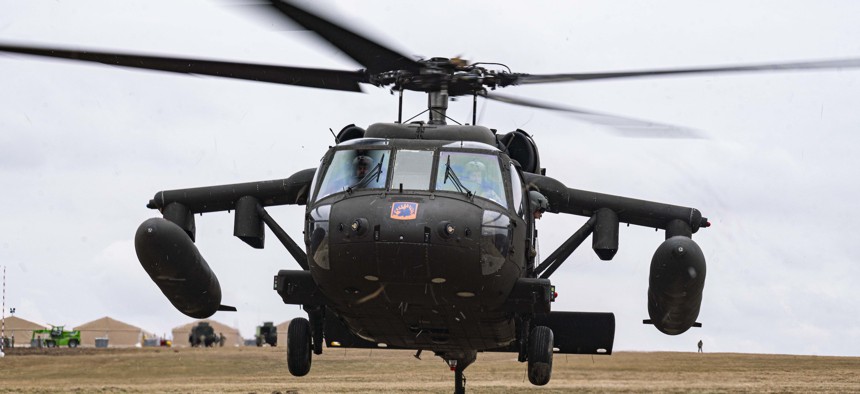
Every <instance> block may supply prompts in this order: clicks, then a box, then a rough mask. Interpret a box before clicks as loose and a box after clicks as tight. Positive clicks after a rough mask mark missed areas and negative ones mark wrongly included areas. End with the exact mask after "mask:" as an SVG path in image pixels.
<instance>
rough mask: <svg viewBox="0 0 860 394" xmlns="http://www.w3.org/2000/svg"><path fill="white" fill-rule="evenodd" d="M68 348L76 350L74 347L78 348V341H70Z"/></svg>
mask: <svg viewBox="0 0 860 394" xmlns="http://www.w3.org/2000/svg"><path fill="white" fill-rule="evenodd" d="M69 347H70V348H76V347H78V341H76V340H74V339H72V340H71V341H69Z"/></svg>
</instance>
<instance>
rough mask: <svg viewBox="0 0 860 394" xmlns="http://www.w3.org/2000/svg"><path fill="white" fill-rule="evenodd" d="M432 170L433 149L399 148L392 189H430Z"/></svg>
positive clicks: (395, 160)
mask: <svg viewBox="0 0 860 394" xmlns="http://www.w3.org/2000/svg"><path fill="white" fill-rule="evenodd" d="M432 170H433V151H429V150H406V149H401V150H398V151H397V157H396V158H395V159H394V169H393V170H392V175H391V189H392V190H397V189H399V188H401V187H402V188H403V189H404V190H429V189H430V172H431V171H432Z"/></svg>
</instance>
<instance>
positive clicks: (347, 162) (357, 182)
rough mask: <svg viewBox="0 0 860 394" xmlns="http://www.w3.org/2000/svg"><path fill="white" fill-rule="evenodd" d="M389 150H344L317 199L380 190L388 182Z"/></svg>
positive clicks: (334, 158)
mask: <svg viewBox="0 0 860 394" xmlns="http://www.w3.org/2000/svg"><path fill="white" fill-rule="evenodd" d="M390 153H391V152H390V151H389V150H384V149H374V150H340V151H337V152H335V153H334V156H333V157H332V160H331V164H330V165H329V166H328V170H327V171H326V174H325V176H324V177H323V179H322V183H321V184H320V191H319V194H318V195H317V199H321V198H324V197H326V196H328V195H331V194H333V193H337V192H342V191H347V190H351V189H352V190H354V189H380V188H384V187H385V183H386V181H387V180H388V159H389V157H390V156H391V154H390Z"/></svg>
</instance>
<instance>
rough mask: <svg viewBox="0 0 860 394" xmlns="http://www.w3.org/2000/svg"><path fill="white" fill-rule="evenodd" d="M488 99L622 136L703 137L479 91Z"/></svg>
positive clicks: (661, 125)
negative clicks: (554, 114) (546, 112)
mask: <svg viewBox="0 0 860 394" xmlns="http://www.w3.org/2000/svg"><path fill="white" fill-rule="evenodd" d="M480 95H481V96H484V97H486V98H488V99H490V100H496V101H501V102H503V103H508V104H513V105H522V106H525V107H531V108H540V109H548V110H551V111H559V112H563V113H566V114H569V115H571V116H573V117H575V118H577V119H579V120H583V121H586V122H589V123H594V124H597V125H601V126H606V127H609V128H611V129H612V130H613V131H614V132H615V133H616V134H619V135H621V136H623V137H640V138H642V137H646V138H704V136H703V135H702V134H701V133H700V132H698V131H696V130H693V129H690V128H686V127H680V126H674V125H670V124H665V123H656V122H649V121H647V120H639V119H634V118H628V117H624V116H618V115H611V114H606V113H600V112H594V111H589V110H585V109H579V108H573V107H566V106H561V105H557V104H549V103H542V102H539V101H534V100H526V99H522V98H516V97H511V96H504V95H500V94H497V93H493V94H490V93H486V92H484V93H480Z"/></svg>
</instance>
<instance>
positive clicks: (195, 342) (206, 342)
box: [188, 322, 224, 347]
mask: <svg viewBox="0 0 860 394" xmlns="http://www.w3.org/2000/svg"><path fill="white" fill-rule="evenodd" d="M188 343H190V344H191V347H200V346H206V347H212V346H215V345H216V344H218V345H219V346H224V336H223V335H216V334H215V329H214V328H212V326H210V325H209V323H207V322H200V323H199V324H197V325H196V326H194V327H193V328H192V329H191V333H189V334H188Z"/></svg>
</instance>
